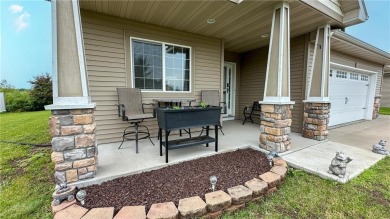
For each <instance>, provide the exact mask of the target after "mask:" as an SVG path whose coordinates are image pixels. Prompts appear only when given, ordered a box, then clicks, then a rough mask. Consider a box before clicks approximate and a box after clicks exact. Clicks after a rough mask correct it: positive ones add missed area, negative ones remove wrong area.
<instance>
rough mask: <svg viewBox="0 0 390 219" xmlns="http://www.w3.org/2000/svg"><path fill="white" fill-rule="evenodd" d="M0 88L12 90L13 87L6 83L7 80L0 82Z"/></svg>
mask: <svg viewBox="0 0 390 219" xmlns="http://www.w3.org/2000/svg"><path fill="white" fill-rule="evenodd" d="M0 88H1V89H14V88H15V87H14V86H12V85H11V84H10V83H8V81H7V80H5V79H3V80H1V82H0Z"/></svg>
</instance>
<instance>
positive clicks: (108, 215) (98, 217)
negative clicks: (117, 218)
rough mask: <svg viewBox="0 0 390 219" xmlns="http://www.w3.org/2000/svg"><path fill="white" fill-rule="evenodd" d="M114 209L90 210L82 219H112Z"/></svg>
mask: <svg viewBox="0 0 390 219" xmlns="http://www.w3.org/2000/svg"><path fill="white" fill-rule="evenodd" d="M113 216H114V207H108V208H92V209H91V210H90V211H89V212H88V213H87V214H86V215H84V217H82V219H112V217H113Z"/></svg>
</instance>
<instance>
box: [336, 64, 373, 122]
mask: <svg viewBox="0 0 390 219" xmlns="http://www.w3.org/2000/svg"><path fill="white" fill-rule="evenodd" d="M332 71H333V75H332V77H331V78H330V92H329V99H330V102H331V110H330V119H329V126H332V125H338V124H342V123H347V122H352V121H356V120H360V119H364V118H365V112H366V109H365V108H366V106H367V96H368V86H367V85H368V81H365V80H361V78H362V76H361V74H358V73H351V72H346V71H339V70H335V69H332ZM340 72H341V73H340ZM364 77H365V76H363V78H364Z"/></svg>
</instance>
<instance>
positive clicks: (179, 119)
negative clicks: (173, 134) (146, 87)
mask: <svg viewBox="0 0 390 219" xmlns="http://www.w3.org/2000/svg"><path fill="white" fill-rule="evenodd" d="M221 109H222V108H221V107H208V108H197V107H194V108H184V109H166V108H158V109H157V121H158V127H159V128H161V129H163V130H165V131H170V130H173V129H186V128H191V127H202V126H212V125H218V124H219V122H220V119H221Z"/></svg>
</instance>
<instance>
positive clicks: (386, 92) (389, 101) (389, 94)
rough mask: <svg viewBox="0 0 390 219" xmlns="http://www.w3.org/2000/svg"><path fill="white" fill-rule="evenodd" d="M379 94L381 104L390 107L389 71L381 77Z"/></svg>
mask: <svg viewBox="0 0 390 219" xmlns="http://www.w3.org/2000/svg"><path fill="white" fill-rule="evenodd" d="M381 95H382V97H381V102H380V104H381V106H384V107H390V73H389V74H386V75H384V77H383V83H382V92H381Z"/></svg>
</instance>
